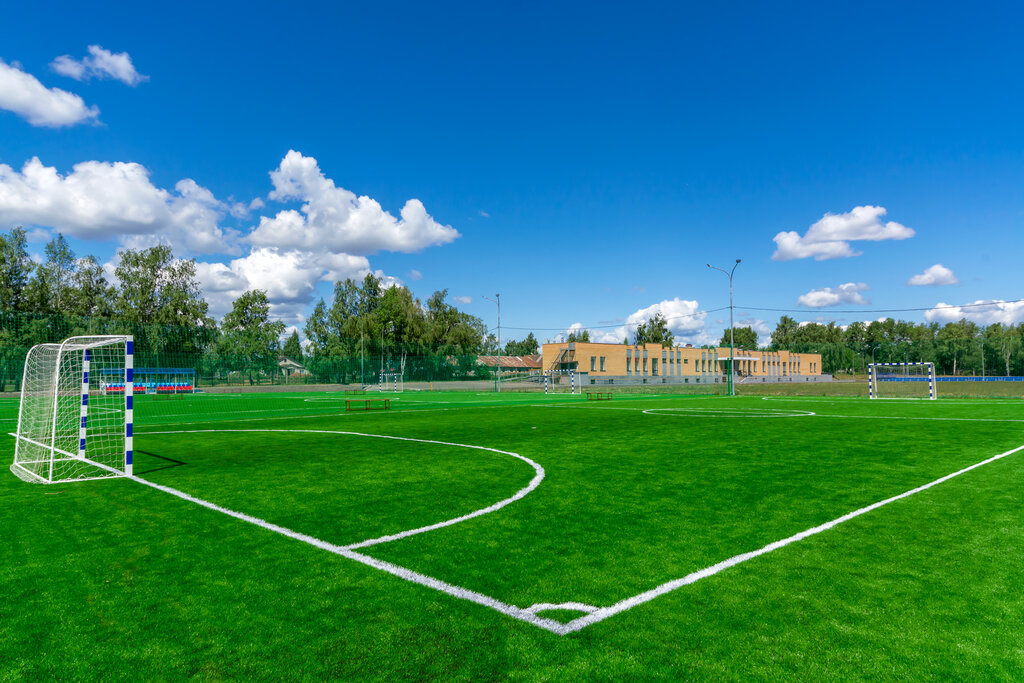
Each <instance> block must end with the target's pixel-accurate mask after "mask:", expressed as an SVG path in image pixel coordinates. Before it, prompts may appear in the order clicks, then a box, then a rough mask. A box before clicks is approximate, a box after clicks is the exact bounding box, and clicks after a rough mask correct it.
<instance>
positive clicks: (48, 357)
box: [11, 335, 134, 484]
mask: <svg viewBox="0 0 1024 683" xmlns="http://www.w3.org/2000/svg"><path fill="white" fill-rule="evenodd" d="M132 346H133V343H132V337H131V336H130V335H104V336H82V337H70V338H68V339H65V340H64V341H63V342H61V343H60V344H38V345H36V346H33V347H32V348H31V349H29V352H28V354H27V355H26V356H25V368H24V374H23V378H22V385H21V402H20V405H19V408H18V429H17V432H16V433H15V435H14V436H15V446H14V462H13V463H12V464H11V472H13V473H14V474H15V475H17V476H18V477H20V478H21V479H24V480H25V481H30V482H35V483H46V484H50V483H56V482H68V481H82V480H87V479H101V478H106V477H114V476H124V475H130V474H131V473H132V426H133V422H134V420H133V413H134V411H133V405H132V403H133V394H134V392H133V387H134V377H133V368H132V365H133V363H132V359H133V349H132Z"/></svg>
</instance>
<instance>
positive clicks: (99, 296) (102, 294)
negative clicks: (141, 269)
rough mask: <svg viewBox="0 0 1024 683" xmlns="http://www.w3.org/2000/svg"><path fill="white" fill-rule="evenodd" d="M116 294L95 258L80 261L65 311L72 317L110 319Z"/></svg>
mask: <svg viewBox="0 0 1024 683" xmlns="http://www.w3.org/2000/svg"><path fill="white" fill-rule="evenodd" d="M115 296H116V292H115V290H114V288H113V287H111V286H110V285H109V284H108V283H107V278H106V277H105V276H104V275H103V266H101V265H100V264H99V263H98V262H97V261H96V257H95V256H86V257H84V258H80V259H78V263H77V264H76V266H75V272H74V274H72V276H71V285H70V287H69V289H68V296H67V301H66V303H65V310H66V311H67V312H68V313H70V314H72V315H79V316H101V317H109V316H111V315H112V314H113V310H114V309H113V306H112V302H113V301H114V297H115Z"/></svg>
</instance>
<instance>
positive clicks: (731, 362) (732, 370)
mask: <svg viewBox="0 0 1024 683" xmlns="http://www.w3.org/2000/svg"><path fill="white" fill-rule="evenodd" d="M739 264H740V259H736V263H735V264H733V267H732V270H726V269H724V268H719V267H718V266H713V265H711V264H710V263H709V264H707V266H708V268H713V269H714V270H720V271H722V272H723V273H725V274H726V275H727V276H728V277H729V395H730V396H735V395H736V382H735V373H736V370H735V357H736V353H735V346H734V345H733V322H732V274H733V273H735V272H736V266H738V265H739Z"/></svg>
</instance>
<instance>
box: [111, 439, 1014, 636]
mask: <svg viewBox="0 0 1024 683" xmlns="http://www.w3.org/2000/svg"><path fill="white" fill-rule="evenodd" d="M224 431H237V432H283V433H287V432H293V431H297V432H307V433H325V434H345V435H353V436H367V437H375V438H385V439H394V440H400V441H414V442H424V443H435V444H443V445H450V446H457V447H465V448H471V449H476V450H485V451H491V452H496V453H505V454H509V455H515V456H517V457H519V458H520V459H523V460H528V459H527V458H524V457H522V456H519V455H518V454H514V453H511V452H510V451H499V450H497V449H491V448H486V447H482V446H473V445H468V444H456V443H449V442H443V441H429V440H425V439H414V438H409V437H396V436H387V435H378V434H362V433H358V432H336V431H326V430H288V429H278V430H272V429H252V430H177V431H164V432H148V433H152V434H176V433H206V432H213V433H216V432H224ZM1021 450H1024V445H1022V446H1018V447H1016V448H1014V449H1011V450H1008V451H1006V452H1004V453H1000V454H999V455H995V456H992V457H991V458H988V459H986V460H982V461H981V462H978V463H975V464H973V465H969V466H968V467H965V468H963V469H960V470H957V471H956V472H953V473H951V474H947V475H945V476H943V477H940V478H938V479H935V480H934V481H931V482H929V483H927V484H924V485H922V486H918V487H917V488H913V489H910V490H909V491H905V492H903V493H901V494H898V495H896V496H892V497H890V498H886V499H885V500H881V501H878V502H876V503H873V504H871V505H868V506H866V507H862V508H860V509H858V510H854V511H853V512H850V513H847V514H845V515H843V516H841V517H837V518H836V519H834V520H832V521H830V522H826V523H824V524H820V525H818V526H815V527H811V528H809V529H806V530H804V531H801V532H799V533H797V534H794V535H792V536H789V537H788V538H784V539H782V540H779V541H775V542H773V543H769V544H768V545H766V546H764V547H762V548H760V549H758V550H754V551H751V552H747V553H742V554H740V555H735V556H733V557H730V558H728V559H726V560H723V561H721V562H719V563H717V564H714V565H711V566H710V567H706V568H705V569H701V570H699V571H696V572H692V573H690V574H688V575H686V576H684V577H682V578H679V579H674V580H672V581H669V582H666V583H663V584H661V585H660V586H657V587H656V588H654V589H652V590H649V591H645V592H643V593H639V594H637V595H634V596H632V597H630V598H626V599H624V600H621V601H619V602H617V603H615V604H614V605H611V606H609V607H600V608H594V609H593V610H592V611H591V608H593V606H592V605H586V604H584V603H571V602H570V603H538V604H535V605H533V606H531V607H528V608H525V609H524V608H521V607H517V606H515V605H510V604H507V603H504V602H501V601H499V600H496V599H494V598H491V597H489V596H486V595H483V594H481V593H477V592H475V591H471V590H468V589H465V588H462V587H460V586H455V585H453V584H449V583H446V582H444V581H441V580H439V579H435V578H432V577H429V576H426V575H424V574H420V573H417V572H414V571H412V570H410V569H406V568H404V567H400V566H398V565H394V564H391V563H388V562H383V561H381V560H377V559H375V558H372V557H369V556H366V555H363V554H361V553H357V552H355V551H353V550H351V548H352V547H354V546H338V545H335V544H332V543H328V542H326V541H322V540H320V539H317V538H315V537H313V536H308V535H306V534H302V533H299V532H296V531H292V530H291V529H287V528H285V527H281V526H278V525H276V524H273V523H271V522H267V521H265V520H262V519H259V518H257V517H253V516H251V515H246V514H244V513H241V512H236V511H234V510H229V509H227V508H223V507H221V506H219V505H216V504H214V503H211V502H209V501H205V500H203V499H201V498H196V497H195V496H191V495H189V494H187V493H184V492H182V491H178V490H176V489H172V488H170V487H167V486H162V485H160V484H156V483H153V482H150V481H147V480H145V479H140V478H139V477H137V476H130V477H128V478H129V479H132V480H133V481H136V482H138V483H140V484H144V485H146V486H150V487H152V488H154V489H157V490H159V491H163V492H165V493H169V494H171V495H174V496H177V497H179V498H182V499H183V500H187V501H189V502H193V503H195V504H197V505H201V506H203V507H206V508H208V509H211V510H215V511H217V512H221V513H223V514H226V515H229V516H231V517H234V518H236V519H240V520H243V521H246V522H249V523H251V524H255V525H257V526H260V527H262V528H264V529H267V530H269V531H274V532H275V533H279V534H281V535H283V536H287V537H288V538H292V539H295V540H299V541H302V542H304V543H308V544H310V545H313V546H315V547H318V548H321V549H323V550H327V551H328V552H331V553H334V554H336V555H340V556H342V557H346V558H349V559H351V560H354V561H356V562H360V563H362V564H365V565H367V566H369V567H373V568H375V569H379V570H380V571H384V572H387V573H389V574H392V575H393V576H397V577H399V578H402V579H405V580H407V581H410V582H413V583H417V584H420V585H423V586H427V587H429V588H433V589H435V590H438V591H440V592H443V593H446V594H447V595H451V596H453V597H456V598H460V599H462V600H467V601H470V602H474V603H476V604H479V605H484V606H486V607H490V608H491V609H494V610H495V611H497V612H500V613H501V614H505V615H506V616H509V617H512V618H514V619H518V620H520V621H524V622H527V623H530V624H533V625H535V626H537V627H539V628H543V629H545V630H548V631H550V632H552V633H555V634H558V635H567V634H569V633H573V632H576V631H580V630H582V629H584V628H586V627H587V626H590V625H592V624H596V623H598V622H600V621H603V620H605V619H607V618H609V617H612V616H614V615H616V614H619V613H620V612H624V611H626V610H629V609H632V608H633V607H637V606H639V605H642V604H644V603H646V602H650V601H651V600H654V599H655V598H658V597H660V596H662V595H665V594H667V593H670V592H672V591H675V590H677V589H679V588H682V587H683V586H687V585H690V584H693V583H696V582H697V581H700V580H701V579H704V578H707V577H710V576H714V575H715V574H718V573H720V572H722V571H725V570H726V569H729V568H731V567H734V566H736V565H738V564H741V563H743V562H746V561H748V560H751V559H754V558H756V557H760V556H761V555H766V554H768V553H770V552H773V551H775V550H779V549H781V548H784V547H786V546H787V545H790V544H792V543H796V542H798V541H802V540H804V539H806V538H809V537H810V536H814V535H816V534H819V533H822V532H823V531H827V530H829V529H831V528H833V527H835V526H838V525H839V524H842V523H844V522H848V521H850V520H852V519H854V518H856V517H859V516H861V515H863V514H866V513H868V512H872V511H873V510H876V509H878V508H880V507H883V506H885V505H888V504H889V503H893V502H896V501H898V500H901V499H903V498H908V497H910V496H913V495H915V494H917V493H920V492H922V491H926V490H928V489H930V488H932V487H933V486H936V485H938V484H941V483H943V482H946V481H949V480H950V479H953V478H954V477H958V476H960V475H962V474H965V473H967V472H970V471H971V470H974V469H977V468H979V467H982V466H984V465H987V464H989V463H992V462H995V461H997V460H1000V459H1002V458H1005V457H1007V456H1010V455H1013V454H1014V453H1017V452H1019V451H1021ZM529 462H531V463H532V461H529ZM534 465H535V468H540V466H539V465H536V464H535V463H534ZM540 471H541V472H543V469H542V468H541V469H540ZM535 479H536V477H535ZM538 483H539V482H538ZM524 495H525V494H524ZM507 500H508V501H509V502H511V500H512V499H507ZM494 509H497V508H495V507H494V506H491V511H493V510H494ZM483 514H486V513H483ZM467 518H468V516H464V517H463V518H461V519H467ZM452 523H454V522H452ZM437 526H438V525H435V527H434V528H437ZM427 530H429V529H428V528H427V527H422V528H421V530H414V532H416V533H422V532H423V531H427ZM379 542H381V543H383V542H386V541H385V540H380V541H379ZM549 609H578V610H579V611H587V612H589V613H588V614H586V615H585V616H583V617H579V618H577V619H574V620H572V621H570V622H568V623H565V624H562V623H560V622H557V621H554V620H552V619H545V618H543V617H539V616H537V614H535V612H541V611H546V610H549Z"/></svg>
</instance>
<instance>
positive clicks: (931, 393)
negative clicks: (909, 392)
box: [868, 362, 936, 401]
mask: <svg viewBox="0 0 1024 683" xmlns="http://www.w3.org/2000/svg"><path fill="white" fill-rule="evenodd" d="M885 368H893V369H895V370H903V372H904V374H903V375H902V376H896V377H889V376H886V375H885V374H882V373H880V372H879V370H884V369H885ZM911 369H920V370H926V371H927V374H926V375H925V374H922V375H917V376H912V375H910V374H908V373H909V370H911ZM883 382H927V383H928V397H927V398H928V399H929V400H933V401H934V400H935V397H936V395H935V363H929V362H920V363H869V364H868V398H872V399H874V398H886V397H884V396H879V385H880V384H882V383H883ZM921 398H924V396H922V397H921Z"/></svg>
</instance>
